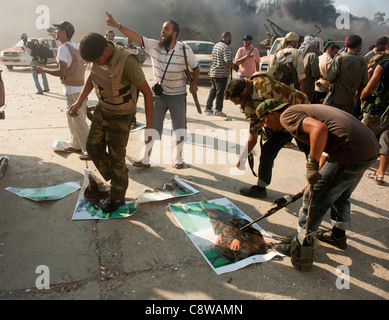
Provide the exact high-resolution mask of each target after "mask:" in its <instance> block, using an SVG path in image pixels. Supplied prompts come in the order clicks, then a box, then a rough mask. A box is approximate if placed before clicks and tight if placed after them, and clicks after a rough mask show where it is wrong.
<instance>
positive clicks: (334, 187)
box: [298, 157, 376, 232]
mask: <svg viewBox="0 0 389 320" xmlns="http://www.w3.org/2000/svg"><path fill="white" fill-rule="evenodd" d="M375 160H376V157H374V158H373V159H370V160H368V161H366V162H363V163H359V164H337V163H334V162H327V163H326V164H325V165H324V166H323V167H322V168H321V170H320V174H321V175H322V179H321V180H319V182H318V183H317V184H315V185H314V186H313V193H312V203H311V210H310V211H311V212H310V214H309V217H308V228H307V229H308V231H309V232H315V231H317V230H318V229H319V226H320V224H321V222H322V220H323V218H324V216H325V214H326V212H327V210H328V209H330V208H331V225H332V226H334V227H337V228H338V229H341V230H347V229H349V228H350V226H351V213H350V201H349V199H350V197H351V194H352V192H353V191H354V190H355V188H356V187H357V185H358V183H359V181H360V180H361V178H362V176H363V173H364V172H365V170H366V169H368V168H369V167H370V165H371V164H372V163H373V162H374V161H375ZM309 195H310V190H309V188H307V189H306V190H305V192H304V196H303V206H302V208H301V209H300V212H299V225H298V231H299V232H300V231H301V230H302V229H305V228H306V223H307V215H308V206H309Z"/></svg>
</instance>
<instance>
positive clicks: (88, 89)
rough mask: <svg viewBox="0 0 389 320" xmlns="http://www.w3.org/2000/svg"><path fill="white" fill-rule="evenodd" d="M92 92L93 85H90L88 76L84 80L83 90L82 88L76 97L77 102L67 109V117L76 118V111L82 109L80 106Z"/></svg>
mask: <svg viewBox="0 0 389 320" xmlns="http://www.w3.org/2000/svg"><path fill="white" fill-rule="evenodd" d="M92 90H93V83H92V78H91V76H90V75H89V77H88V79H87V80H86V82H85V84H84V88H82V91H81V93H80V95H79V96H78V99H77V101H76V102H75V103H74V104H73V105H72V106H71V107H70V109H69V115H70V116H71V117H77V116H78V113H77V111H78V110H79V109H80V108H81V107H82V104H83V103H84V101H85V100H86V99H87V98H88V96H89V94H90V93H91V91H92Z"/></svg>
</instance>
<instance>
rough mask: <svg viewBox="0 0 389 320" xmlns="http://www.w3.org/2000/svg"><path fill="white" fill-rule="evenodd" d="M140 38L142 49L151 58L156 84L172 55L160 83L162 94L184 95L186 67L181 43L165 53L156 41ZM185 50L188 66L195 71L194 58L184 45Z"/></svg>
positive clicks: (195, 61) (188, 48) (195, 62)
mask: <svg viewBox="0 0 389 320" xmlns="http://www.w3.org/2000/svg"><path fill="white" fill-rule="evenodd" d="M142 38H143V45H144V48H145V50H146V51H147V53H148V54H149V55H150V57H151V62H152V65H153V73H154V80H155V81H156V82H158V83H161V79H162V77H163V74H164V72H165V69H166V66H167V64H168V62H169V59H170V57H171V56H172V54H173V56H172V59H171V61H170V64H169V66H168V68H167V71H166V74H165V78H164V80H163V82H162V88H163V93H164V94H167V95H178V94H184V93H186V75H185V70H186V65H185V58H184V52H183V44H182V43H181V42H177V43H176V45H175V46H174V48H173V49H172V50H170V51H169V52H167V51H166V49H165V48H162V47H160V46H159V41H158V40H154V39H148V38H146V37H142ZM185 49H186V57H187V60H188V65H189V67H190V68H191V69H195V68H196V67H197V66H198V63H197V60H196V57H195V55H194V54H193V51H192V49H191V48H190V47H189V46H188V45H185Z"/></svg>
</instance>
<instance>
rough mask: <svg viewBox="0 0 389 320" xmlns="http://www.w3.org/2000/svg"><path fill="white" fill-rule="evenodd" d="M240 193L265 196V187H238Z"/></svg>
mask: <svg viewBox="0 0 389 320" xmlns="http://www.w3.org/2000/svg"><path fill="white" fill-rule="evenodd" d="M240 194H241V195H244V196H246V197H251V198H266V196H267V192H266V188H265V187H260V186H251V187H250V188H242V189H240Z"/></svg>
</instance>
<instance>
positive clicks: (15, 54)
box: [0, 38, 60, 70]
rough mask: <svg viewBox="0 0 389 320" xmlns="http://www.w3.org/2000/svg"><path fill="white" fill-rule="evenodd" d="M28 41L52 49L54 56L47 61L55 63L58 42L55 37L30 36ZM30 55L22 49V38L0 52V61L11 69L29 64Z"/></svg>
mask: <svg viewBox="0 0 389 320" xmlns="http://www.w3.org/2000/svg"><path fill="white" fill-rule="evenodd" d="M29 41H34V42H39V44H44V45H45V46H47V47H48V48H49V49H50V50H52V51H53V53H54V57H53V58H50V59H48V63H49V64H50V63H56V61H55V57H56V56H57V51H58V47H59V45H60V43H59V42H58V41H57V40H55V39H52V38H50V39H48V38H37V39H34V38H31V39H29ZM31 61H32V57H31V56H30V55H29V54H28V53H27V52H25V51H24V50H23V40H20V41H19V42H18V43H17V44H16V45H15V46H14V47H12V48H8V49H5V50H3V51H1V52H0V63H2V64H3V65H5V66H6V67H7V69H9V70H12V69H13V68H14V67H28V66H30V64H31Z"/></svg>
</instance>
